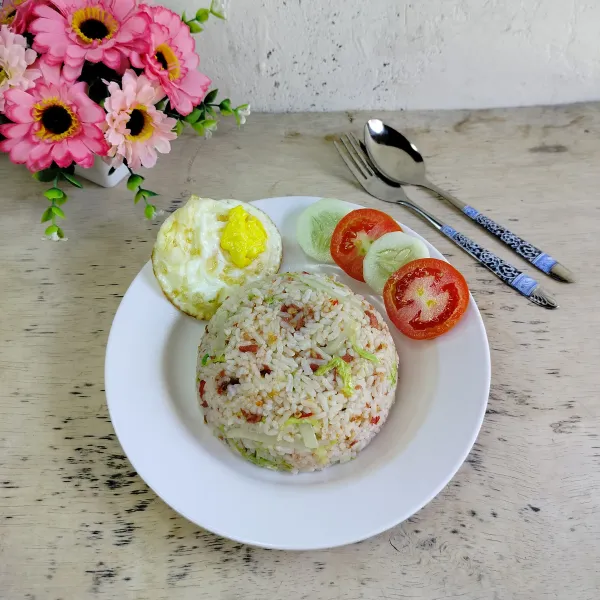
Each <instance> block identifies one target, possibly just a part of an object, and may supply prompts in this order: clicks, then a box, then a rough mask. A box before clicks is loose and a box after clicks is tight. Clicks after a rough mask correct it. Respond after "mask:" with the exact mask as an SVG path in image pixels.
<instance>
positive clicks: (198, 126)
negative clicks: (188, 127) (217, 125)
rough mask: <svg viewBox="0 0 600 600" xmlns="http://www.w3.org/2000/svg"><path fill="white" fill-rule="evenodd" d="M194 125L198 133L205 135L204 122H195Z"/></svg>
mask: <svg viewBox="0 0 600 600" xmlns="http://www.w3.org/2000/svg"><path fill="white" fill-rule="evenodd" d="M192 127H193V129H194V131H195V132H196V133H197V134H198V135H204V125H203V124H202V122H199V123H194V124H193V125H192Z"/></svg>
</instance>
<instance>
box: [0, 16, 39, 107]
mask: <svg viewBox="0 0 600 600" xmlns="http://www.w3.org/2000/svg"><path fill="white" fill-rule="evenodd" d="M36 58H37V54H36V53H35V52H34V51H33V50H31V48H27V40H26V39H25V38H24V37H23V36H22V35H18V34H16V33H13V32H12V31H11V30H10V29H9V28H8V27H7V26H6V25H2V28H1V29H0V111H3V110H4V94H5V93H6V91H7V90H9V89H13V88H19V89H21V90H28V89H29V88H32V87H33V86H34V85H35V83H34V82H35V80H36V79H38V78H39V77H41V75H42V74H41V72H40V71H39V70H38V69H32V68H30V67H31V65H32V64H33V63H34V62H35V60H36Z"/></svg>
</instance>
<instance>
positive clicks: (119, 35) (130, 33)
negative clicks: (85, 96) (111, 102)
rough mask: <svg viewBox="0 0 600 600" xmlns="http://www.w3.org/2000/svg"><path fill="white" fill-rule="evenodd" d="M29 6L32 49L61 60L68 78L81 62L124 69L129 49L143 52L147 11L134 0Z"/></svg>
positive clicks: (59, 0) (57, 0) (66, 0)
mask: <svg viewBox="0 0 600 600" xmlns="http://www.w3.org/2000/svg"><path fill="white" fill-rule="evenodd" d="M49 2H50V3H51V4H52V5H53V6H54V7H56V8H57V9H58V10H54V9H53V8H51V7H50V6H38V7H37V8H36V9H35V14H36V15H37V17H38V18H37V19H36V20H35V21H33V23H32V24H31V26H30V28H29V29H30V31H31V33H33V34H35V41H34V45H33V48H34V50H36V51H38V52H40V53H42V54H44V57H43V59H44V60H45V61H47V62H48V63H50V64H52V65H57V64H61V63H63V62H64V65H65V66H64V68H63V76H64V77H65V78H66V79H68V80H70V81H74V80H75V79H77V78H78V77H79V76H80V75H81V70H82V68H83V63H84V62H85V61H86V60H87V61H89V62H92V63H99V62H102V63H104V64H105V65H106V66H107V67H110V68H111V69H115V70H116V71H121V72H122V70H124V68H123V65H124V64H125V65H126V64H127V57H128V56H129V55H130V54H131V53H132V52H138V53H139V52H141V53H143V52H145V51H146V50H147V47H148V42H147V36H146V30H147V28H148V23H149V17H148V15H147V14H146V13H145V12H144V11H141V10H139V8H138V6H137V0H49Z"/></svg>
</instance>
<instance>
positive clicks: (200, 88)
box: [131, 5, 211, 116]
mask: <svg viewBox="0 0 600 600" xmlns="http://www.w3.org/2000/svg"><path fill="white" fill-rule="evenodd" d="M142 6H143V9H144V11H145V12H146V13H147V14H148V15H150V17H151V19H152V23H151V25H150V33H149V36H148V37H149V39H150V49H149V52H148V53H147V54H142V55H139V54H132V55H131V62H132V63H133V65H134V66H135V67H138V68H140V69H144V70H145V73H146V75H147V76H148V77H149V78H150V79H152V80H154V81H158V82H159V83H160V85H161V86H162V87H163V89H164V90H165V92H166V94H167V96H168V98H169V100H170V102H171V106H173V107H174V108H175V109H176V110H177V111H178V112H179V113H180V114H181V115H183V116H186V115H189V114H190V113H191V112H192V110H194V107H195V106H197V105H198V104H200V102H202V99H203V98H204V96H206V92H207V91H208V88H209V86H210V83H211V82H210V79H209V78H208V77H207V76H206V75H203V74H202V73H200V72H199V71H197V70H196V68H197V67H198V64H199V63H200V57H199V56H198V54H197V53H196V44H195V42H194V38H193V37H192V34H191V33H190V28H189V27H188V26H187V25H186V24H185V23H184V22H183V21H182V20H181V17H180V16H179V15H177V14H175V13H174V12H173V11H171V10H169V9H167V8H163V7H162V6H147V5H142Z"/></svg>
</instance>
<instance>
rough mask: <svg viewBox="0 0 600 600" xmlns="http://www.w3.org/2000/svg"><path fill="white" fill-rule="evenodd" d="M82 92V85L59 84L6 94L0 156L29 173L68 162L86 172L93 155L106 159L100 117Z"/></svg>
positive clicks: (46, 83)
mask: <svg viewBox="0 0 600 600" xmlns="http://www.w3.org/2000/svg"><path fill="white" fill-rule="evenodd" d="M85 92H86V84H85V83H83V82H81V83H76V84H72V83H69V82H66V81H64V80H61V81H57V82H56V83H49V82H43V83H41V82H38V84H37V85H36V87H34V88H33V89H31V90H29V91H23V90H19V89H12V90H8V92H6V94H5V101H6V106H5V108H4V114H5V115H6V116H7V117H8V118H9V119H10V120H11V121H13V122H12V123H10V124H8V125H2V126H0V133H2V135H4V136H5V137H6V139H5V140H3V141H2V142H0V150H2V151H4V152H9V153H10V159H11V160H12V161H13V162H14V163H17V164H26V165H27V168H28V169H29V170H30V171H32V172H36V171H41V170H43V169H47V168H48V167H50V166H51V165H52V163H53V162H55V163H56V164H57V165H58V166H59V167H62V168H66V167H69V166H70V165H71V164H72V163H73V162H75V163H77V164H78V165H80V166H82V167H91V166H92V165H93V163H94V155H95V154H97V155H99V156H106V153H107V152H108V148H109V147H108V144H107V143H106V140H105V139H104V133H103V131H102V129H100V126H99V124H100V123H102V122H103V121H104V118H105V113H104V111H103V110H102V108H101V107H100V106H99V105H98V104H96V103H95V102H93V101H92V100H90V99H89V98H88V96H87V95H86V93H85Z"/></svg>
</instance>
